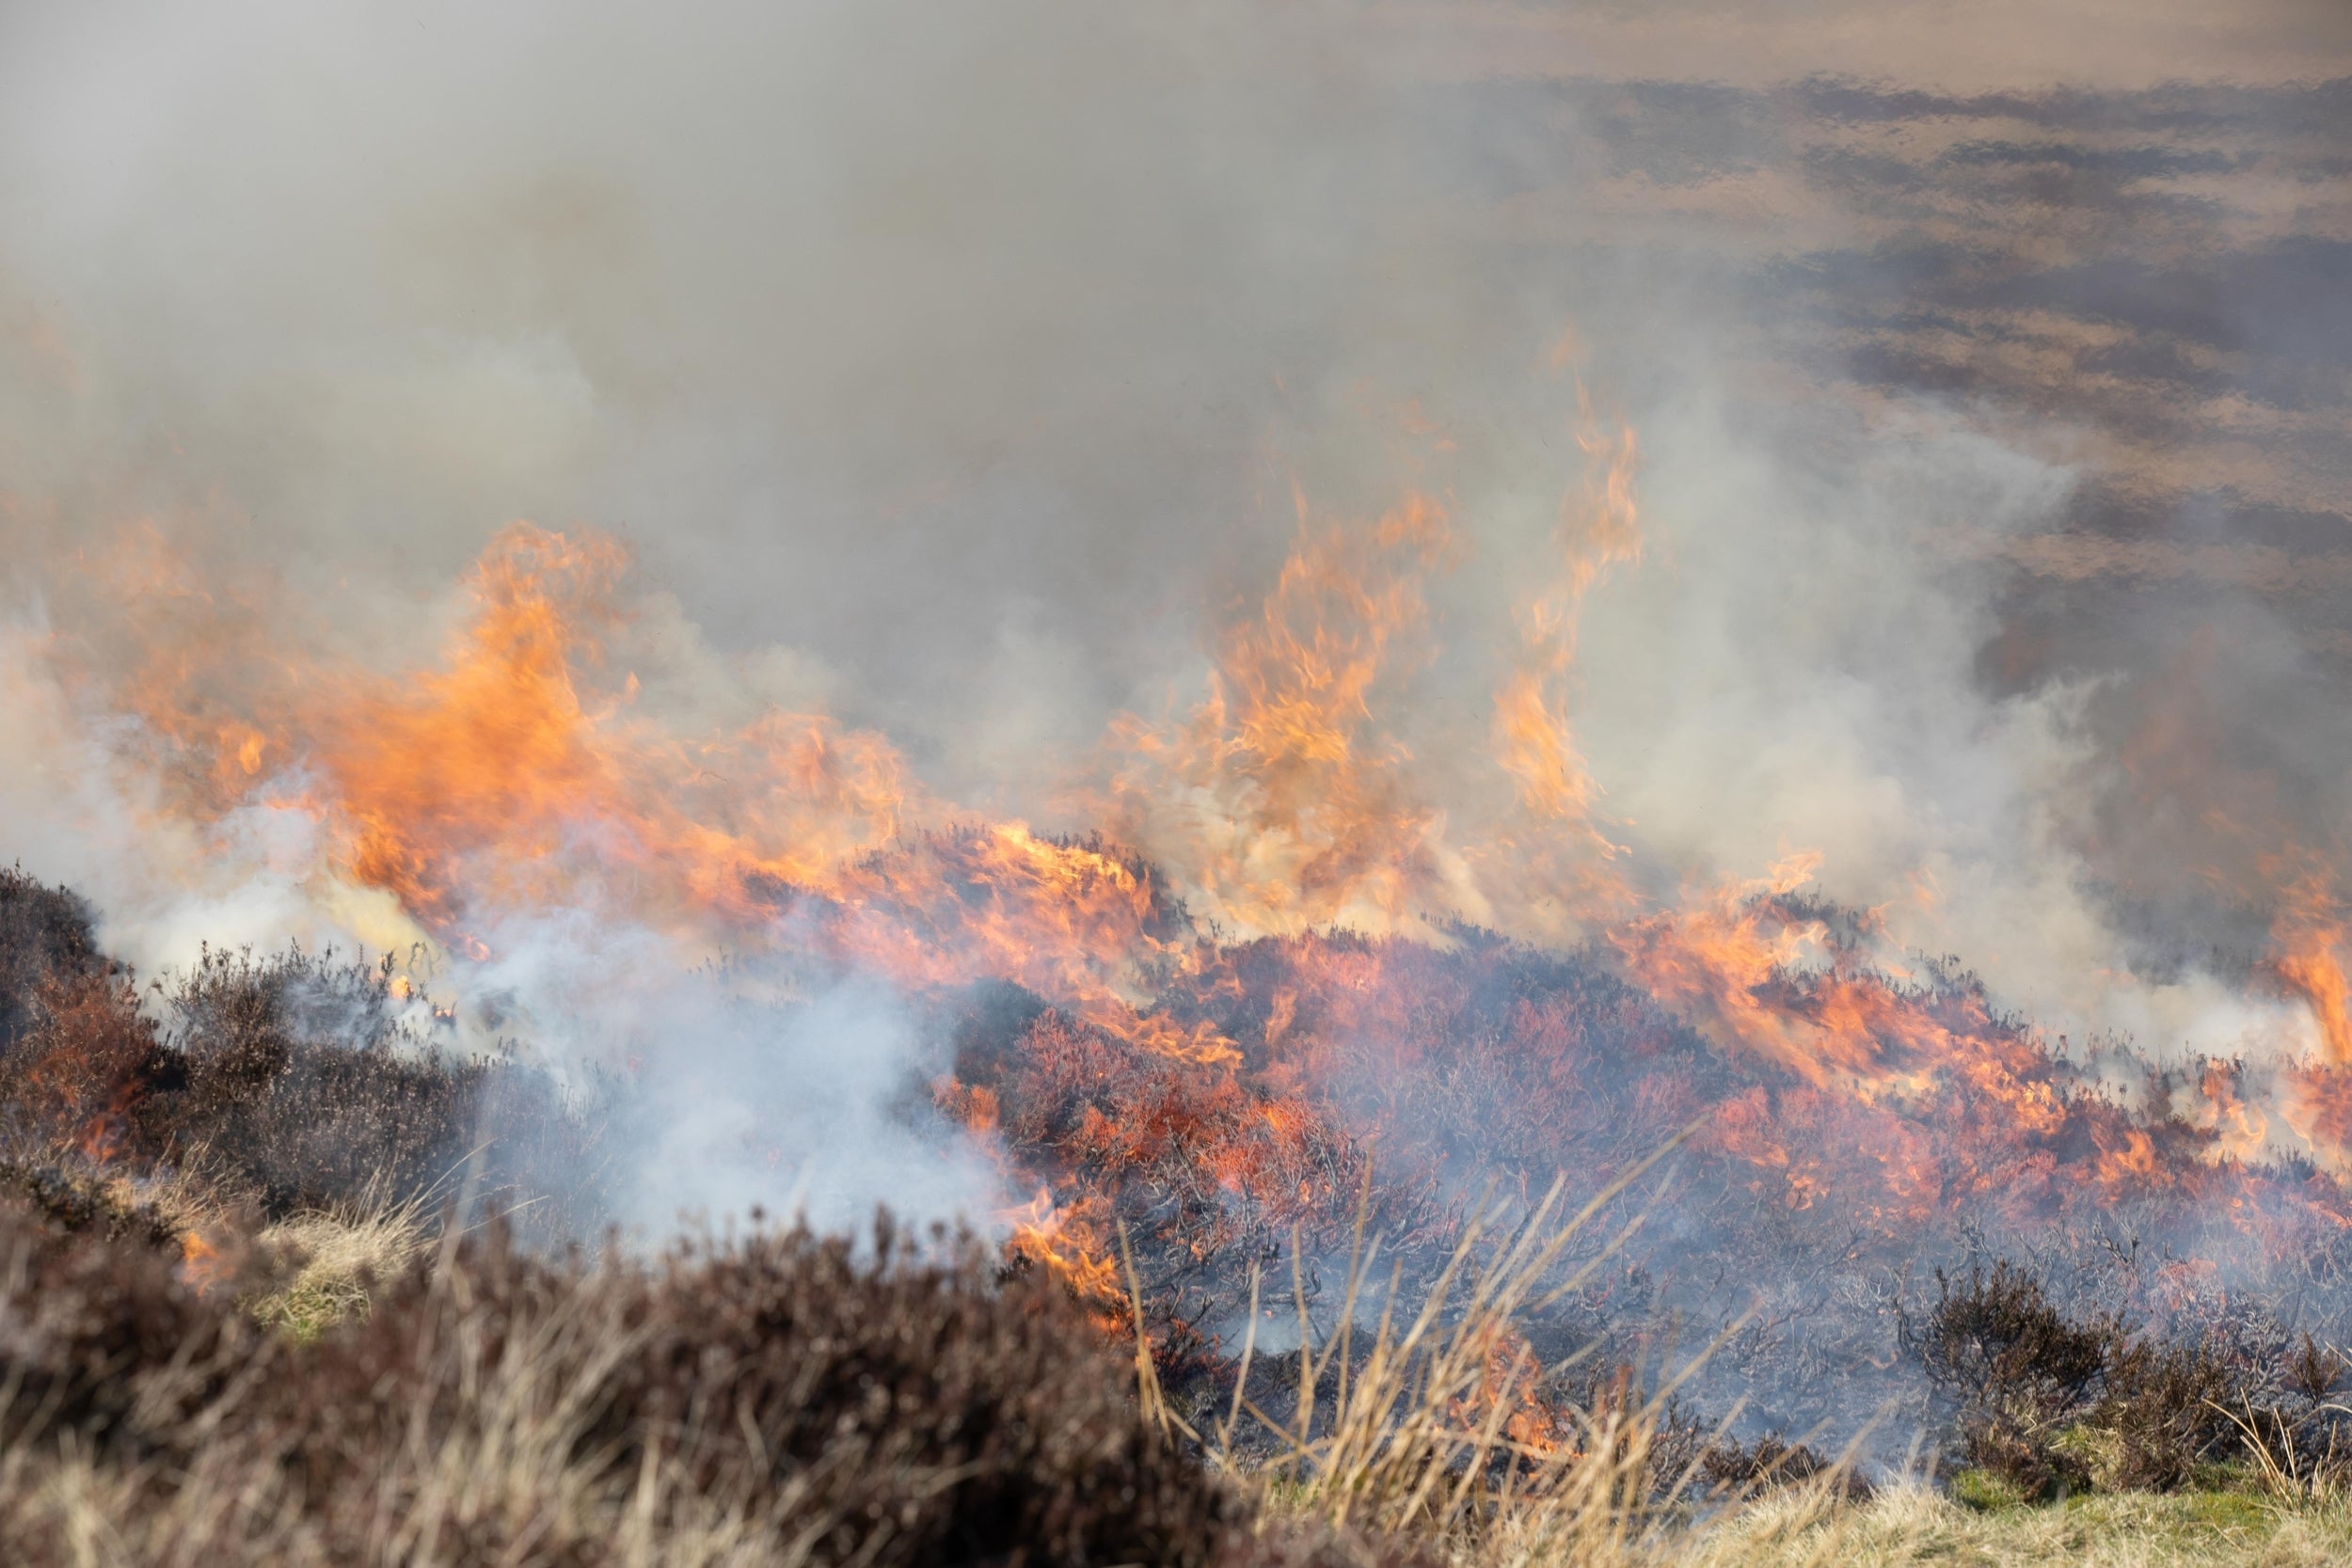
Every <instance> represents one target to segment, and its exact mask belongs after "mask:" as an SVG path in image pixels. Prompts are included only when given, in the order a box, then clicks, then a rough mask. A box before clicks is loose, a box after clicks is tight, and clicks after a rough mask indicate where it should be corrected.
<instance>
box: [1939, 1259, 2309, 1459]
mask: <svg viewBox="0 0 2352 1568" xmlns="http://www.w3.org/2000/svg"><path fill="white" fill-rule="evenodd" d="M1936 1280H1937V1285H1938V1290H1939V1295H1938V1300H1937V1302H1936V1304H1935V1306H1934V1307H1933V1309H1932V1310H1931V1311H1930V1312H1929V1314H1928V1316H1927V1320H1926V1323H1925V1324H1924V1326H1923V1327H1922V1328H1920V1329H1917V1330H1913V1329H1911V1328H1909V1327H1908V1325H1907V1326H1906V1329H1905V1337H1906V1338H1907V1340H1908V1341H1909V1343H1910V1346H1911V1349H1912V1351H1913V1353H1914V1354H1915V1355H1916V1356H1917V1357H1918V1358H1919V1360H1920V1362H1921V1364H1922V1365H1923V1367H1924V1368H1925V1370H1926V1371H1927V1373H1928V1376H1929V1377H1930V1379H1931V1381H1932V1382H1933V1383H1934V1384H1936V1385H1937V1386H1939V1387H1940V1388H1942V1389H1943V1390H1944V1391H1945V1393H1946V1394H1947V1397H1949V1398H1950V1399H1952V1400H1953V1402H1955V1404H1956V1406H1957V1412H1958V1426H1959V1435H1960V1439H1961V1442H1960V1449H1961V1456H1962V1457H1963V1459H1964V1460H1965V1461H1966V1462H1967V1463H1968V1464H1970V1465H1975V1466H1977V1467H1979V1468H1980V1469H1983V1470H1985V1471H1988V1472H1990V1473H1991V1474H1993V1475H1994V1476H1996V1477H1998V1478H2000V1479H2001V1480H2002V1481H2006V1482H2008V1483H2009V1484H2010V1485H2011V1486H2013V1487H2015V1488H2016V1489H2017V1490H2018V1491H2019V1492H2020V1493H2022V1494H2023V1495H2024V1496H2026V1497H2028V1498H2035V1497H2048V1496H2050V1495H2051V1494H2052V1493H2053V1492H2056V1491H2058V1490H2061V1489H2067V1488H2075V1487H2083V1486H2093V1485H2095V1486H2098V1487H2101V1488H2105V1489H2109V1490H2124V1491H2158V1492H2163V1491H2172V1490H2176V1489H2178V1488H2180V1487H2182V1486H2185V1485H2186V1484H2188V1483H2189V1481H2191V1480H2192V1479H2193V1477H2194V1475H2195V1472H2196V1469H2197V1466H2198V1465H2199V1464H2200V1463H2201V1462H2203V1461H2206V1460H2208V1459H2213V1458H2217V1457H2220V1456H2223V1455H2225V1454H2228V1453H2232V1452H2238V1451H2243V1449H2245V1448H2246V1447H2248V1446H2249V1445H2250V1446H2252V1447H2256V1448H2261V1449H2265V1450H2267V1449H2270V1448H2272V1447H2274V1446H2275V1447H2277V1448H2278V1449H2280V1452H2281V1453H2282V1454H2285V1455H2289V1456H2293V1455H2296V1454H2298V1453H2300V1452H2301V1451H2302V1449H2305V1448H2308V1447H2310V1445H2311V1444H2312V1442H2313V1441H2314V1437H2313V1432H2314V1421H2315V1420H2318V1418H2321V1417H2322V1416H2323V1415H2324V1413H2325V1412H2326V1411H2327V1410H2328V1409H2331V1408H2332V1407H2330V1406H2328V1405H2327V1404H2326V1391H2327V1390H2328V1389H2332V1388H2333V1387H2334V1386H2335V1384H2336V1382H2337V1381H2338V1380H2339V1379H2340V1377H2341V1375H2342V1364H2341V1363H2340V1362H2338V1361H2337V1360H2335V1359H2334V1358H2333V1357H2332V1355H2331V1354H2329V1353H2326V1352H2322V1351H2321V1350H2319V1349H2318V1348H2317V1347H2316V1346H2315V1345H2313V1344H2312V1342H2311V1340H2310V1339H2309V1337H2308V1336H2307V1337H2306V1338H2305V1339H2304V1342H2303V1344H2302V1346H2301V1347H2300V1349H2299V1350H2297V1351H2294V1352H2291V1353H2289V1354H2284V1355H2269V1356H2266V1355H2265V1354H2263V1353H2262V1352H2261V1351H2260V1350H2259V1349H2258V1348H2257V1347H2253V1346H2250V1345H2249V1344H2244V1343H2235V1342H2232V1341H2230V1340H2229V1339H2228V1338H2227V1337H2226V1336H2224V1335H2222V1334H2221V1333H2220V1332H2219V1331H2218V1330H2217V1329H2216V1328H2211V1327H2209V1328H2208V1329H2207V1330H2206V1331H2204V1332H2201V1333H2198V1334H2194V1335H2190V1336H2186V1337H2180V1338H2169V1339H2160V1338H2153V1337H2150V1336H2148V1335H2146V1334H2143V1333H2139V1332H2136V1331H2135V1330H2133V1329H2132V1328H2131V1327H2130V1326H2129V1325H2128V1324H2127V1323H2125V1321H2124V1320H2123V1319H2122V1317H2121V1316H2119V1315H2116V1314H2111V1313H2106V1314H2097V1315H2093V1316H2090V1317H2089V1318H2087V1319H2084V1320H2080V1321H2078V1320H2076V1319H2074V1318H2070V1317H2069V1316H2067V1315H2066V1314H2065V1313H2064V1312H2062V1311H2060V1310H2059V1309H2058V1307H2056V1306H2055V1305H2054V1304H2053V1303H2052V1302H2051V1301H2050V1299H2049V1297H2048V1295H2047V1293H2046V1291H2045V1290H2044V1288H2043V1286H2042V1282H2041V1280H2040V1279H2039V1278H2038V1277H2036V1276H2035V1275H2032V1274H2030V1273H2028V1272H2027V1271H2026V1270H2024V1269H2021V1268H2019V1267H2018V1266H2017V1265H2015V1264H2013V1263H2010V1262H2007V1261H2003V1262H1998V1263H1995V1264H1994V1266H1993V1267H1992V1268H1991V1269H1989V1270H1988V1269H1985V1268H1983V1267H1981V1266H1979V1267H1975V1268H1972V1269H1971V1270H1970V1271H1969V1274H1968V1276H1967V1277H1966V1278H1965V1279H1964V1280H1957V1281H1956V1280H1953V1279H1951V1278H1949V1277H1947V1276H1946V1275H1943V1274H1941V1273H1939V1274H1938V1275H1937V1276H1936ZM2312 1388H2316V1389H2318V1390H2320V1391H2319V1392H2316V1393H2313V1392H2309V1391H2308V1390H2309V1389H2312ZM2319 1424H2323V1425H2324V1424H2325V1422H2324V1420H2323V1421H2319Z"/></svg>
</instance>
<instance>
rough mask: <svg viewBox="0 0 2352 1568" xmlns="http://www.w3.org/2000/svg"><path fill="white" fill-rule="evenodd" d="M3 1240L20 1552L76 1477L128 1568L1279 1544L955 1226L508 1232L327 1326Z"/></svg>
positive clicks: (18, 1224)
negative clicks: (684, 1234)
mask: <svg viewBox="0 0 2352 1568" xmlns="http://www.w3.org/2000/svg"><path fill="white" fill-rule="evenodd" d="M0 1253H8V1254H13V1255H15V1256H17V1257H19V1258H20V1259H24V1262H23V1264H22V1265H21V1266H20V1267H19V1268H18V1270H17V1271H16V1273H15V1275H13V1277H12V1278H11V1279H10V1280H9V1281H8V1285H7V1287H6V1289H5V1290H0V1386H7V1387H8V1388H9V1389H10V1390H12V1391H13V1392H12V1397H11V1398H10V1400H9V1401H8V1404H7V1406H6V1413H5V1424H0V1447H4V1448H5V1452H6V1461H7V1462H6V1464H5V1465H0V1521H5V1523H6V1525H7V1527H8V1528H7V1535H8V1539H9V1541H10V1542H11V1544H12V1546H13V1547H15V1548H16V1550H17V1555H15V1556H14V1558H13V1560H15V1561H18V1562H24V1563H28V1564H40V1563H46V1562H51V1561H56V1562H65V1561H70V1560H74V1547H73V1541H72V1536H73V1531H74V1529H75V1528H78V1527H77V1526H76V1525H75V1523H74V1519H73V1518H72V1517H70V1516H69V1515H70V1514H71V1512H72V1511H71V1509H70V1508H69V1507H68V1506H67V1503H68V1500H69V1499H70V1498H71V1497H73V1496H76V1495H78V1496H82V1497H87V1498H100V1497H103V1500H104V1505H105V1507H106V1509H107V1510H108V1511H109V1517H108V1518H107V1520H106V1521H105V1528H106V1530H107V1531H108V1532H109V1534H110V1535H111V1537H112V1538H113V1539H114V1540H115V1541H116V1542H117V1543H118V1544H119V1546H120V1548H121V1550H120V1551H119V1554H117V1555H114V1556H113V1557H112V1558H111V1560H120V1561H127V1562H135V1563H147V1562H158V1563H160V1562H179V1561H207V1562H226V1563H237V1562H256V1563H258V1562H263V1561H268V1562H319V1563H326V1562H334V1563H358V1562H393V1561H399V1562H412V1561H414V1562H439V1563H450V1564H472V1563H484V1564H487V1563H493V1562H496V1563H521V1562H529V1563H550V1564H552V1563H564V1564H578V1565H582V1568H586V1565H590V1564H600V1563H606V1562H620V1561H653V1560H661V1561H677V1560H697V1559H696V1557H695V1553H697V1552H700V1551H702V1550H703V1549H704V1548H706V1547H712V1544H713V1543H720V1544H723V1546H724V1548H725V1549H724V1550H723V1551H718V1552H717V1555H716V1556H714V1557H709V1558H708V1559H707V1560H727V1561H738V1562H743V1563H755V1562H758V1563H765V1562H785V1561H804V1562H810V1563H836V1562H838V1563H848V1562H857V1563H865V1564H873V1565H877V1568H883V1565H888V1564H894V1563H930V1562H954V1561H987V1560H1016V1559H1017V1560H1025V1561H1031V1562H1037V1563H1041V1564H1072V1565H1075V1564H1082V1563H1105V1562H1155V1563H1170V1564H1207V1563H1209V1562H1211V1561H1213V1560H1219V1559H1220V1558H1223V1557H1227V1556H1234V1555H1246V1554H1248V1553H1249V1552H1252V1551H1256V1550H1258V1549H1259V1548H1258V1546H1257V1545H1256V1544H1253V1541H1252V1538H1251V1537H1250V1535H1249V1533H1248V1530H1247V1529H1246V1528H1245V1527H1246V1523H1247V1519H1246V1513H1245V1510H1244V1508H1243V1505H1242V1503H1241V1501H1240V1500H1239V1497H1238V1496H1237V1495H1236V1494H1234V1493H1233V1492H1232V1491H1231V1490H1230V1489H1229V1488H1227V1487H1226V1486H1225V1485H1224V1484H1222V1483H1220V1482H1218V1481H1216V1480H1214V1479H1213V1478H1212V1477H1210V1476H1209V1475H1208V1473H1207V1472H1206V1471H1204V1470H1203V1469H1201V1468H1200V1466H1199V1465H1197V1464H1195V1463H1193V1462H1192V1461H1191V1460H1189V1459H1187V1458H1186V1457H1184V1455H1182V1454H1181V1453H1179V1452H1177V1451H1176V1450H1175V1449H1174V1448H1172V1447H1171V1446H1170V1445H1168V1443H1166V1442H1165V1441H1163V1440H1162V1439H1161V1437H1160V1436H1159V1435H1158V1434H1157V1433H1154V1432H1152V1431H1150V1430H1147V1428H1146V1427H1145V1426H1144V1425H1143V1424H1142V1423H1141V1422H1140V1421H1139V1420H1138V1419H1137V1418H1136V1410H1135V1407H1134V1404H1133V1400H1132V1393H1131V1385H1130V1384H1129V1383H1128V1381H1127V1374H1126V1373H1125V1371H1124V1370H1123V1369H1122V1368H1121V1367H1120V1363H1119V1362H1118V1361H1117V1359H1116V1358H1114V1357H1113V1356H1111V1355H1110V1354H1108V1353H1107V1352H1106V1351H1105V1350H1104V1348H1103V1347H1102V1346H1101V1345H1100V1344H1099V1343H1098V1342H1097V1341H1096V1339H1095V1338H1093V1336H1092V1335H1091V1332H1090V1331H1089V1327H1088V1326H1087V1324H1086V1323H1085V1321H1084V1320H1083V1318H1082V1317H1081V1316H1080V1315H1079V1314H1078V1313H1077V1312H1076V1311H1075V1310H1074V1309H1073V1308H1072V1307H1070V1306H1069V1304H1068V1303H1067V1302H1065V1301H1064V1300H1063V1299H1062V1298H1061V1297H1060V1296H1059V1295H1058V1294H1057V1292H1055V1291H1052V1290H1051V1289H1047V1288H1041V1287H1039V1286H1036V1285H1033V1284H1030V1283H1027V1282H1024V1281H1018V1280H1015V1281H1011V1282H1001V1281H999V1279H998V1278H997V1277H996V1275H995V1274H994V1271H993V1270H992V1269H991V1268H989V1267H988V1266H987V1265H986V1263H985V1262H984V1260H983V1259H981V1258H980V1257H979V1256H978V1255H977V1253H976V1252H975V1251H974V1249H973V1248H972V1247H971V1246H970V1245H969V1243H963V1244H961V1245H947V1244H945V1243H941V1242H939V1241H937V1240H934V1242H933V1243H931V1244H930V1246H929V1247H927V1248H916V1247H914V1246H912V1245H910V1244H909V1243H907V1241H906V1240H905V1239H904V1238H903V1237H902V1236H901V1235H899V1234H898V1233H897V1232H894V1231H893V1230H891V1229H890V1228H889V1227H887V1226H882V1227H878V1230H877V1234H876V1237H875V1240H874V1242H873V1243H872V1244H871V1245H870V1246H867V1247H865V1248H862V1249H861V1248H857V1247H853V1246H852V1245H851V1244H850V1243H849V1242H847V1241H844V1240H839V1239H832V1240H825V1239H819V1238H818V1237H815V1236H812V1235H810V1234H808V1233H807V1232H805V1231H803V1230H791V1231H783V1232H764V1233H761V1234H757V1235H755V1236H753V1237H751V1238H749V1239H746V1240H742V1241H739V1242H735V1243H697V1244H691V1245H684V1246H680V1247H678V1248H677V1249H675V1250H674V1251H672V1252H671V1253H669V1254H668V1255H666V1256H665V1257H663V1258H662V1259H659V1260H656V1261H654V1262H651V1263H640V1262H634V1261H631V1260H629V1259H626V1258H624V1257H622V1256H620V1255H617V1254H607V1255H605V1256H603V1257H601V1258H599V1259H596V1260H594V1261H593V1262H590V1261H586V1260H583V1259H580V1258H579V1257H573V1258H570V1259H561V1260H552V1261H551V1260H548V1259H543V1258H539V1257H535V1256H532V1255H531V1254H528V1253H525V1252H523V1251H521V1250H520V1249H518V1248H517V1247H516V1245H514V1244H513V1243H512V1241H511V1239H510V1238H509V1237H508V1236H507V1235H506V1234H505V1233H504V1232H503V1230H502V1229H501V1228H498V1227H492V1228H491V1229H489V1230H487V1231H485V1232H483V1233H480V1234H476V1235H473V1236H469V1237H466V1238H463V1239H456V1238H452V1239H450V1240H449V1242H448V1243H447V1244H446V1245H445V1246H444V1247H443V1248H442V1249H441V1250H440V1251H439V1252H438V1253H437V1255H435V1256H433V1257H431V1258H428V1259H422V1260H420V1261H419V1262H418V1263H417V1264H416V1265H414V1266H413V1267H411V1268H410V1269H409V1270H408V1271H406V1272H405V1274H404V1275H401V1276H400V1277H399V1278H397V1279H394V1280H390V1281H387V1282H384V1283H383V1284H382V1285H381V1286H380V1287H379V1289H378V1291H377V1292H376V1300H375V1303H374V1307H373V1310H372V1311H371V1312H370V1313H368V1314H367V1315H365V1316H364V1317H362V1318H358V1319H355V1320H352V1321H350V1322H347V1323H343V1324H341V1325H339V1326H337V1327H334V1328H331V1329H329V1330H327V1331H326V1333H324V1334H322V1335H321V1336H319V1337H318V1338H316V1339H315V1340H313V1341H312V1342H310V1343H309V1344H296V1343H294V1342H293V1341H292V1340H289V1339H287V1338H283V1337H282V1336H276V1335H272V1334H270V1333H268V1332H267V1331H265V1330H263V1329H262V1328H260V1327H259V1326H258V1325H256V1324H254V1323H252V1322H251V1321H250V1320H249V1319H247V1318H246V1316H245V1314H243V1313H242V1312H240V1311H239V1310H238V1309H237V1308H236V1307H234V1306H233V1305H231V1301H230V1297H231V1295H232V1294H233V1292H231V1291H213V1292H210V1293H205V1294H199V1293H198V1292H197V1291H194V1290H192V1289H191V1288H190V1287H189V1286H188V1285H187V1284H186V1283H185V1282H183V1280H182V1279H180V1278H179V1277H177V1275H176V1274H175V1271H174V1270H173V1268H172V1267H171V1265H170V1263H169V1261H168V1260H167V1259H164V1258H162V1257H160V1256H158V1255H157V1254H155V1253H153V1252H151V1251H149V1250H145V1249H139V1248H131V1247H124V1246H120V1245H114V1244H109V1243H105V1242H103V1241H102V1240H97V1239H93V1238H88V1237H69V1236H64V1235H61V1234H59V1233H56V1232H55V1231H51V1230H48V1229H46V1228H44V1227H41V1226H40V1224H39V1223H38V1221H37V1220H36V1219H35V1218H34V1217H32V1216H31V1215H29V1214H28V1213H26V1212H24V1211H22V1210H8V1211H0ZM61 1477H78V1478H79V1479H78V1481H75V1484H74V1485H72V1486H68V1485H62V1484H61V1483H60V1478H61ZM76 1487H78V1488H79V1491H78V1493H77V1492H76ZM632 1543H633V1544H632ZM673 1546H675V1548H676V1550H675V1551H672V1550H671V1547H673ZM655 1547H659V1548H660V1550H659V1551H654V1550H652V1548H655ZM714 1549H715V1548H714ZM1265 1549H1266V1550H1267V1551H1269V1552H1272V1553H1273V1554H1274V1559H1275V1560H1285V1561H1310V1560H1315V1559H1316V1554H1317V1553H1319V1552H1322V1551H1324V1550H1327V1549H1335V1548H1325V1547H1315V1546H1313V1545H1311V1544H1306V1545H1302V1544H1298V1543H1295V1542H1292V1543H1287V1544H1279V1543H1278V1544H1269V1545H1267V1546H1266V1547H1265ZM649 1553H650V1555H648V1554H649Z"/></svg>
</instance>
